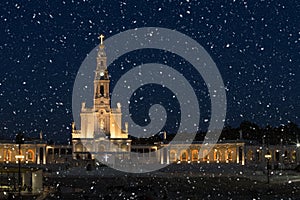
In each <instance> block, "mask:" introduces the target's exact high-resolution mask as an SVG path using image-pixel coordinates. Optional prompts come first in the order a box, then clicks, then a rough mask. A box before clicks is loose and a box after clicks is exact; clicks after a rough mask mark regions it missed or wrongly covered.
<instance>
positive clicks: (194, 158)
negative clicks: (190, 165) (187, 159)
mask: <svg viewBox="0 0 300 200" xmlns="http://www.w3.org/2000/svg"><path fill="white" fill-rule="evenodd" d="M198 159H199V151H198V150H197V149H194V150H192V161H198Z"/></svg>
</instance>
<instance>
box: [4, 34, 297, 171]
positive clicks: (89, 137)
mask: <svg viewBox="0 0 300 200" xmlns="http://www.w3.org/2000/svg"><path fill="white" fill-rule="evenodd" d="M103 38H104V36H103V35H101V36H100V39H101V43H100V45H99V48H98V51H97V58H96V59H95V62H96V64H97V66H96V69H95V75H94V80H93V83H94V88H93V105H92V107H87V106H86V103H85V102H82V104H81V110H80V119H81V120H80V129H77V128H76V125H75V123H73V124H72V133H71V137H72V144H70V145H55V144H47V143H46V141H44V140H43V138H42V134H40V137H39V138H34V139H30V140H27V141H26V142H25V143H24V144H22V147H21V150H20V151H19V150H18V148H19V146H18V144H16V143H15V142H13V141H0V163H5V164H13V163H14V164H16V163H18V162H22V163H25V164H28V165H30V164H34V165H44V164H57V163H70V164H71V165H72V164H74V163H77V164H78V163H80V162H83V163H84V162H85V161H98V162H100V163H107V162H104V161H107V160H108V159H113V160H111V161H110V162H109V163H112V164H113V163H115V162H118V161H120V160H124V159H127V160H130V159H131V158H130V155H131V154H130V153H131V152H137V153H140V154H141V155H142V156H143V159H144V160H145V162H148V161H150V160H152V161H153V160H154V161H156V162H158V163H160V164H172V163H176V164H182V163H191V164H193V163H203V164H204V163H206V164H208V163H224V164H230V163H231V164H238V165H255V166H257V165H261V166H265V164H266V162H267V161H268V162H270V163H271V164H272V166H273V167H274V168H292V167H295V166H296V165H298V164H299V162H300V151H299V148H300V144H295V145H291V144H286V145H283V144H282V145H273V146H272V145H270V146H269V145H266V144H260V143H255V142H251V141H245V140H243V138H242V137H240V138H238V139H236V140H223V141H219V142H218V143H217V144H216V145H214V146H213V147H212V148H211V149H208V148H207V149H206V146H205V145H204V144H203V142H202V141H193V142H192V144H185V143H184V142H182V143H181V142H180V141H177V142H176V143H169V142H168V140H167V134H166V133H164V134H163V135H164V136H163V138H162V139H161V140H160V141H156V142H149V143H138V142H137V141H134V139H133V138H132V137H130V134H129V133H128V126H129V125H128V123H126V122H125V123H124V124H122V108H121V105H120V104H117V106H116V107H115V108H113V107H111V103H110V93H109V87H110V79H109V73H108V69H107V64H106V61H107V57H106V53H105V46H104V41H103ZM122 127H124V128H122ZM165 147H167V148H165ZM161 149H163V151H160V150H161ZM111 155H113V156H111Z"/></svg>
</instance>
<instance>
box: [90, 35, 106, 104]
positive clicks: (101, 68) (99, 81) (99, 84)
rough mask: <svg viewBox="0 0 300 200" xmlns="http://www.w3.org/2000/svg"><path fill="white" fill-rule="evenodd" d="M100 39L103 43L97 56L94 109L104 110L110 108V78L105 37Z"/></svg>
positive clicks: (101, 36)
mask: <svg viewBox="0 0 300 200" xmlns="http://www.w3.org/2000/svg"><path fill="white" fill-rule="evenodd" d="M99 39H100V40H101V43H100V45H99V49H98V55H97V68H96V71H95V79H94V108H95V109H99V108H104V107H107V106H108V107H110V98H109V82H110V81H109V76H108V70H107V65H106V60H107V57H106V53H105V51H104V43H103V39H104V36H103V35H100V36H99Z"/></svg>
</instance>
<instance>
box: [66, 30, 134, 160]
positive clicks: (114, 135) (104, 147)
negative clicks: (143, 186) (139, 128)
mask: <svg viewBox="0 0 300 200" xmlns="http://www.w3.org/2000/svg"><path fill="white" fill-rule="evenodd" d="M103 37H104V36H102V35H101V36H100V38H101V44H100V45H99V49H98V54H97V59H96V62H97V67H96V70H95V77H94V98H93V107H92V108H87V107H86V104H85V102H82V106H81V112H80V119H81V126H80V127H81V129H80V130H76V128H75V124H73V126H72V144H73V157H74V158H75V159H95V157H98V158H99V157H101V156H98V154H104V153H105V154H109V153H119V154H120V156H124V155H126V152H130V150H131V140H129V139H128V124H127V123H125V130H123V129H122V127H120V125H121V124H122V112H121V105H120V104H118V105H117V108H112V107H111V105H110V95H109V84H110V80H109V75H108V70H107V66H106V60H107V57H106V54H105V51H104V44H103Z"/></svg>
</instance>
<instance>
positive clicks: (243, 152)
mask: <svg viewBox="0 0 300 200" xmlns="http://www.w3.org/2000/svg"><path fill="white" fill-rule="evenodd" d="M241 148H242V165H245V147H244V146H242V147H241Z"/></svg>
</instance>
